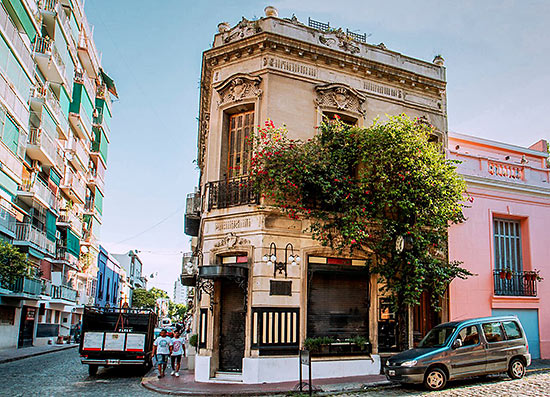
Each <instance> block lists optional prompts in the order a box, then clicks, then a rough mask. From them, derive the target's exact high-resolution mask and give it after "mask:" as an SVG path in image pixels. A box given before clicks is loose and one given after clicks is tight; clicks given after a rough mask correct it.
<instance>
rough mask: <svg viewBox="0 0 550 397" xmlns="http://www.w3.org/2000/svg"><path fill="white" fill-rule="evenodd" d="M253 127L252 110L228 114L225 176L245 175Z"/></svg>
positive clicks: (247, 168) (248, 163)
mask: <svg viewBox="0 0 550 397" xmlns="http://www.w3.org/2000/svg"><path fill="white" fill-rule="evenodd" d="M253 128H254V111H253V110H252V111H247V112H243V113H237V114H233V115H231V116H229V125H228V134H227V145H228V146H227V178H228V179H231V178H236V177H239V176H242V175H246V174H247V173H248V170H249V166H250V158H251V154H252V152H251V150H250V142H249V141H248V139H247V138H248V137H249V135H250V134H251V133H252V131H253Z"/></svg>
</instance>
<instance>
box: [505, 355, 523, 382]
mask: <svg viewBox="0 0 550 397" xmlns="http://www.w3.org/2000/svg"><path fill="white" fill-rule="evenodd" d="M523 375H525V365H523V361H521V360H520V359H519V358H514V359H513V360H512V361H510V365H508V376H509V377H510V378H512V379H521V378H523Z"/></svg>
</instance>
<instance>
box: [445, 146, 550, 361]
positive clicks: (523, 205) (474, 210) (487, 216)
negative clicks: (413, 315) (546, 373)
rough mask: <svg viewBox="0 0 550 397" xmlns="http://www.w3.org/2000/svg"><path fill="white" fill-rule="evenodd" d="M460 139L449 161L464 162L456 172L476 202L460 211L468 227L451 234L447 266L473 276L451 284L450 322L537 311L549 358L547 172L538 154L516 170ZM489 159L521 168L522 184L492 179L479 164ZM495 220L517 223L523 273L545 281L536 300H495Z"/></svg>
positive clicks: (500, 153) (497, 154)
mask: <svg viewBox="0 0 550 397" xmlns="http://www.w3.org/2000/svg"><path fill="white" fill-rule="evenodd" d="M461 137H462V139H461V140H458V139H453V137H452V136H451V137H450V138H449V147H450V148H452V149H451V151H450V153H449V157H450V158H456V159H459V160H463V161H464V162H463V163H462V164H461V165H459V166H458V171H459V172H460V173H461V174H463V175H464V177H465V179H466V181H467V184H468V193H469V194H470V196H471V197H472V198H473V199H474V201H473V203H471V204H470V205H471V208H467V209H465V211H464V214H465V216H466V218H467V220H466V222H464V223H463V224H460V225H454V226H452V227H451V228H450V230H449V256H450V259H451V260H459V261H462V262H463V266H464V267H465V268H467V269H469V270H470V271H471V272H472V273H475V274H477V276H473V277H470V278H469V279H467V280H459V279H457V280H455V281H453V282H452V283H451V287H450V296H449V297H450V300H449V301H450V308H449V309H450V319H451V320H457V319H464V318H471V317H480V316H490V315H491V312H492V309H538V310H539V338H540V351H541V357H542V358H550V287H548V285H550V284H549V283H550V264H549V263H548V262H549V260H550V239H549V238H548V233H549V229H550V184H549V183H548V170H547V169H544V168H542V167H540V164H544V162H543V161H541V158H543V157H542V154H541V157H540V158H539V159H536V156H535V158H533V154H532V153H530V160H531V161H530V163H528V164H523V165H520V164H519V162H517V161H513V160H512V161H508V162H507V161H505V160H504V159H503V158H504V157H505V156H506V155H507V150H505V148H502V147H499V148H495V147H491V145H490V144H489V143H487V144H486V145H484V147H483V148H481V147H480V150H479V151H477V150H476V149H477V146H478V145H479V144H473V143H468V142H466V141H465V140H464V138H463V136H461ZM457 144H459V146H461V147H460V148H459V149H455V148H456V145H457ZM480 146H481V145H480ZM461 150H462V151H465V150H467V151H468V153H467V154H466V153H464V152H462V153H461ZM491 152H492V153H491ZM489 153H491V154H489ZM515 155H516V156H517V153H515ZM475 156H479V157H478V158H476V157H475ZM487 157H490V158H491V159H492V160H495V159H497V160H498V161H501V162H502V163H503V164H504V165H506V164H507V163H509V164H510V165H512V166H514V167H522V175H523V176H522V178H521V179H517V177H512V178H511V177H510V176H509V175H495V174H494V173H492V174H491V173H490V172H488V170H487V168H485V169H484V168H483V164H484V161H483V159H485V161H486V160H487ZM472 158H473V159H474V160H472ZM514 175H515V174H514ZM545 179H546V181H545ZM494 217H498V218H511V219H516V220H520V222H521V233H522V235H521V236H522V251H523V252H522V253H523V269H524V270H533V269H538V270H540V274H541V276H542V277H543V278H544V279H545V280H544V281H542V282H540V283H538V285H537V287H538V294H537V297H512V296H506V297H502V296H498V297H495V296H494V295H493V268H494V253H493V252H494V246H493V218H494Z"/></svg>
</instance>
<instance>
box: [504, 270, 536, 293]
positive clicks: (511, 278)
mask: <svg viewBox="0 0 550 397" xmlns="http://www.w3.org/2000/svg"><path fill="white" fill-rule="evenodd" d="M493 279H494V286H495V295H497V296H537V282H538V280H537V274H536V273H535V272H506V271H503V270H495V271H493Z"/></svg>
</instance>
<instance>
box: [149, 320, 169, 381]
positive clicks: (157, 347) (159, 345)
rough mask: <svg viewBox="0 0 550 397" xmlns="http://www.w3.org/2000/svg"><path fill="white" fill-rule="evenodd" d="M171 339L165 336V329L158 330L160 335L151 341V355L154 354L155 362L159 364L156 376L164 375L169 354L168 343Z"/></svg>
mask: <svg viewBox="0 0 550 397" xmlns="http://www.w3.org/2000/svg"><path fill="white" fill-rule="evenodd" d="M171 341H172V340H171V339H170V338H169V337H167V336H166V330H165V329H163V330H162V331H160V336H159V337H158V338H157V339H156V340H155V342H154V343H153V355H155V356H156V359H157V364H158V366H159V374H158V378H159V379H160V378H162V377H163V376H164V371H166V364H168V356H170V344H171Z"/></svg>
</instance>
